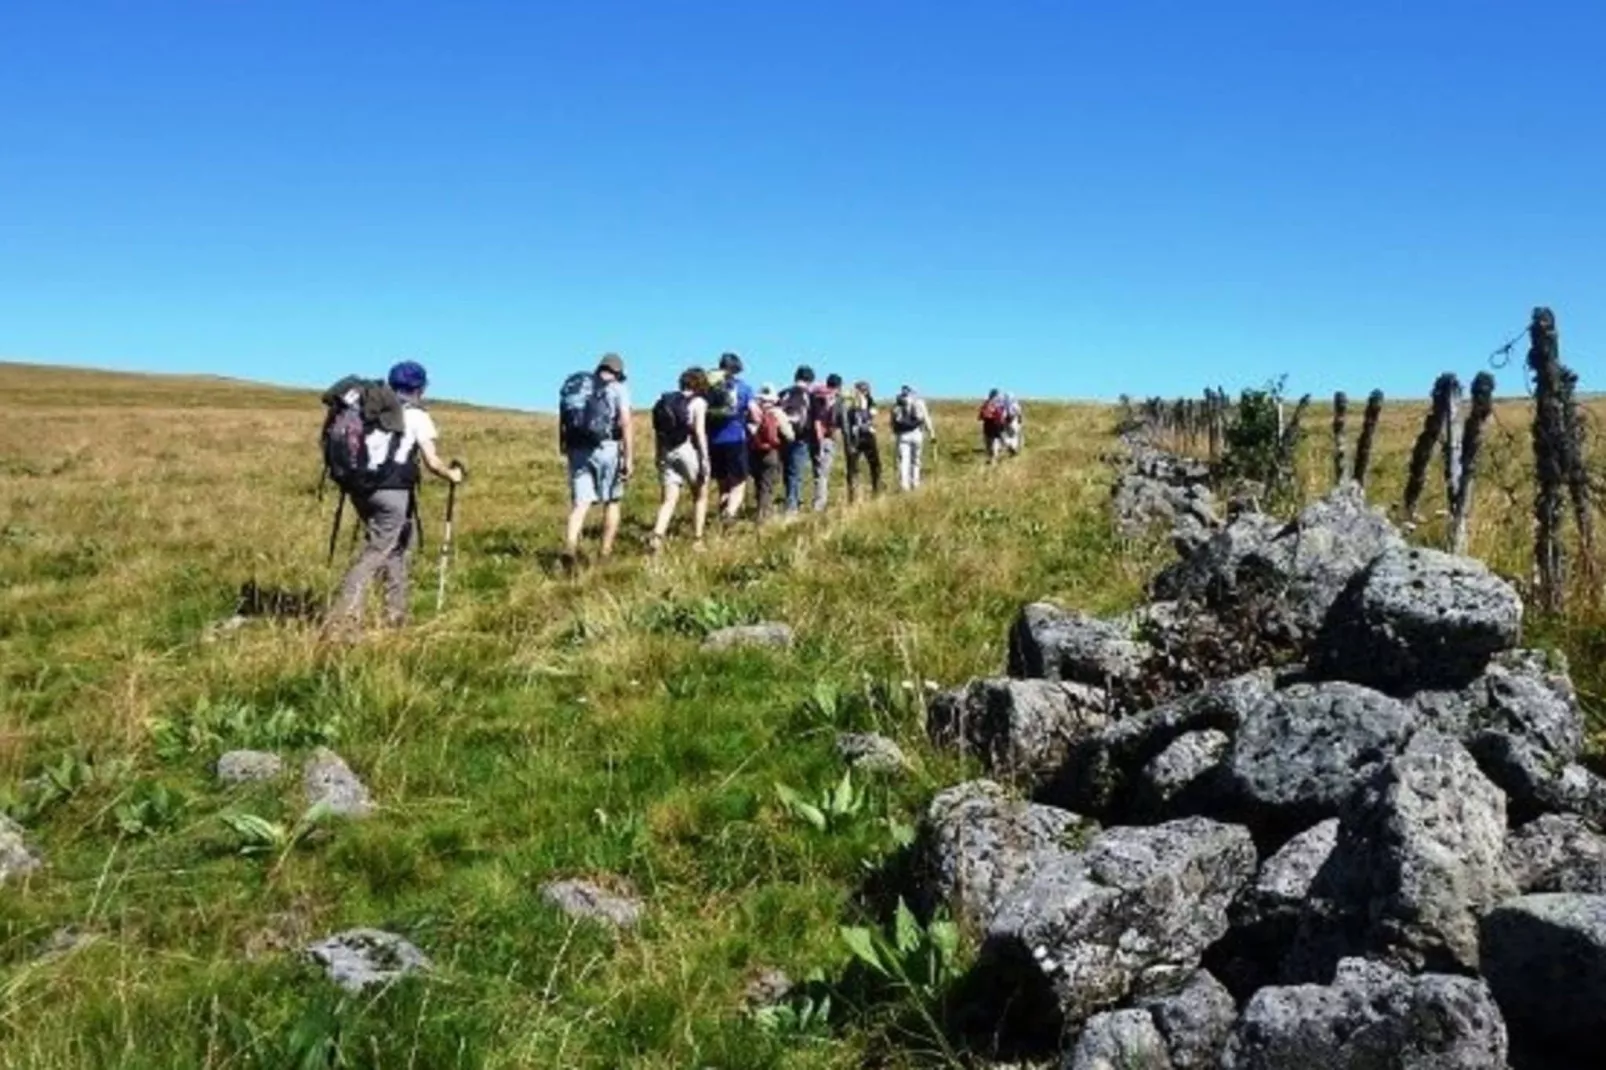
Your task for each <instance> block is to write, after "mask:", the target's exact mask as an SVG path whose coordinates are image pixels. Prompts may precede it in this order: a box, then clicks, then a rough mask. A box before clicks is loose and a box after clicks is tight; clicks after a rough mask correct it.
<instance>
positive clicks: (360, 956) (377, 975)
mask: <svg viewBox="0 0 1606 1070" xmlns="http://www.w3.org/2000/svg"><path fill="white" fill-rule="evenodd" d="M306 953H307V955H308V956H309V957H310V958H311V959H312V960H313V961H315V962H317V963H318V964H319V965H321V966H322V967H323V968H324V972H325V973H326V974H328V976H329V979H330V980H331V981H333V982H335V984H337V985H339V986H340V987H341V988H344V989H345V990H346V991H348V992H361V991H362V990H363V989H365V988H368V987H370V986H371V985H383V984H389V983H390V982H392V981H394V980H396V979H398V978H400V977H402V976H403V975H405V974H408V973H411V972H413V971H414V970H427V969H429V967H430V963H429V959H428V958H426V957H425V955H424V953H423V952H422V951H420V950H418V948H416V947H414V946H413V945H412V944H411V943H410V942H409V941H407V940H406V939H404V938H402V937H400V936H397V935H396V934H395V933H387V932H384V931H382V930H379V929H350V930H347V931H346V932H343V933H337V934H335V935H334V936H331V937H329V938H328V939H326V940H320V941H319V942H318V943H316V944H312V945H311V946H309V947H308V948H307V949H306Z"/></svg>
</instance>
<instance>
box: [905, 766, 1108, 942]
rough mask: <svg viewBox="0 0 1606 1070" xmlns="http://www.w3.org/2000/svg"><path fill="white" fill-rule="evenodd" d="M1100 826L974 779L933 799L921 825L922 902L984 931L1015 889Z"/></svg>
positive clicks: (926, 908) (1073, 848) (930, 907)
mask: <svg viewBox="0 0 1606 1070" xmlns="http://www.w3.org/2000/svg"><path fill="white" fill-rule="evenodd" d="M1095 828H1096V826H1094V825H1092V823H1091V822H1088V821H1087V820H1086V819H1084V818H1082V817H1080V816H1079V815H1077V814H1074V813H1071V812H1069V811H1067V810H1059V809H1056V808H1054V807H1051V806H1039V805H1037V804H1035V803H1028V802H1025V801H1023V800H1020V799H1016V798H1012V797H1011V796H1010V795H1009V794H1008V793H1007V792H1006V791H1005V790H1004V789H1003V788H1002V787H1000V786H999V785H998V784H995V783H994V782H992V781H990V780H972V781H969V782H967V783H964V784H960V785H957V786H955V787H952V788H949V789H948V790H946V791H943V792H941V793H939V794H938V795H937V797H936V798H934V799H932V800H931V805H930V806H929V807H928V808H927V810H926V815H925V819H924V821H923V822H922V823H921V828H920V839H919V857H920V859H921V864H920V872H921V887H920V889H919V890H918V901H919V902H920V904H921V907H922V909H923V910H925V911H927V912H930V911H931V910H934V909H935V908H936V907H937V906H938V905H946V906H948V907H950V908H951V909H952V911H953V913H954V916H955V917H957V918H959V919H961V920H962V921H964V922H965V923H966V924H968V925H971V926H973V927H976V928H984V927H985V926H986V925H987V923H988V922H989V921H991V920H992V917H993V915H994V914H995V913H996V912H997V910H998V906H999V904H1000V903H1001V902H1002V901H1003V899H1004V898H1005V896H1007V895H1008V894H1009V893H1010V892H1011V891H1013V890H1014V888H1015V886H1016V885H1017V884H1018V883H1020V882H1021V881H1022V880H1024V879H1026V878H1028V877H1030V876H1031V874H1032V873H1034V872H1035V871H1036V870H1037V869H1038V868H1039V867H1040V866H1042V865H1044V864H1045V863H1047V862H1050V861H1051V860H1053V859H1055V858H1056V857H1057V855H1058V854H1060V853H1062V852H1065V851H1072V850H1075V849H1076V848H1077V847H1079V846H1080V845H1081V844H1082V843H1083V842H1085V841H1086V839H1087V837H1089V836H1090V835H1091V834H1092V833H1093V831H1094V830H1095Z"/></svg>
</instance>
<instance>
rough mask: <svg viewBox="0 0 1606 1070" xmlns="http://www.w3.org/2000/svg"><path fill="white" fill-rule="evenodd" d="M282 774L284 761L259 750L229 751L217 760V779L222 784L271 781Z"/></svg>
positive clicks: (275, 755)
mask: <svg viewBox="0 0 1606 1070" xmlns="http://www.w3.org/2000/svg"><path fill="white" fill-rule="evenodd" d="M283 772H284V760H283V759H282V758H280V757H279V756H278V755H277V754H271V753H269V752H267V751H260V750H231V751H229V752H227V753H226V754H222V755H220V756H219V757H218V760H217V778H218V780H219V781H221V782H222V783H224V784H248V783H253V782H255V781H260V780H273V779H275V778H277V777H278V776H279V775H280V774H281V773H283Z"/></svg>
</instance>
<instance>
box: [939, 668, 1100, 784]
mask: <svg viewBox="0 0 1606 1070" xmlns="http://www.w3.org/2000/svg"><path fill="white" fill-rule="evenodd" d="M1106 710H1107V702H1106V699H1105V694H1104V691H1103V690H1102V689H1100V688H1096V687H1089V686H1087V685H1086V684H1075V683H1066V682H1064V681H1060V680H1011V679H995V680H972V681H970V683H968V684H966V685H965V686H964V687H961V688H956V689H954V690H952V691H945V692H943V693H941V694H939V695H936V696H935V697H933V698H932V700H931V704H930V706H929V707H928V709H927V711H926V734H927V735H928V736H929V737H930V738H931V741H932V743H933V744H934V745H936V746H938V747H953V748H957V749H959V750H961V751H965V752H968V753H972V754H975V755H977V756H978V757H979V758H981V760H982V762H983V764H984V765H985V766H986V767H987V770H988V772H990V773H992V774H993V775H994V776H1000V777H1016V776H1021V777H1027V778H1032V777H1039V776H1044V775H1047V774H1049V773H1052V772H1053V771H1054V770H1055V769H1057V768H1059V766H1060V765H1061V764H1062V763H1063V762H1064V760H1065V756H1066V754H1067V752H1068V751H1069V749H1070V747H1071V745H1072V744H1073V743H1075V742H1076V741H1077V740H1079V739H1082V738H1083V737H1084V736H1086V735H1088V734H1089V733H1091V732H1094V731H1096V730H1098V729H1100V728H1102V727H1104V725H1105V723H1106V720H1107V718H1106Z"/></svg>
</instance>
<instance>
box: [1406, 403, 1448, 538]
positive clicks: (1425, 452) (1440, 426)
mask: <svg viewBox="0 0 1606 1070" xmlns="http://www.w3.org/2000/svg"><path fill="white" fill-rule="evenodd" d="M1454 383H1455V376H1454V375H1451V374H1450V373H1448V372H1446V373H1445V374H1443V375H1441V376H1439V378H1438V379H1437V380H1435V382H1434V383H1433V400H1432V401H1430V402H1429V403H1428V414H1427V416H1426V417H1424V418H1423V420H1422V430H1421V432H1420V433H1419V434H1418V435H1417V436H1416V445H1414V446H1412V447H1411V470H1410V472H1409V474H1407V476H1406V479H1405V518H1406V520H1408V521H1415V520H1416V506H1417V503H1418V502H1419V501H1421V499H1422V488H1423V487H1424V486H1426V485H1427V481H1428V463H1429V462H1430V461H1432V460H1433V447H1434V446H1436V445H1438V444H1439V436H1440V435H1442V434H1444V421H1445V415H1446V411H1447V408H1448V405H1449V401H1450V388H1451V386H1452V384H1454Z"/></svg>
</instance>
